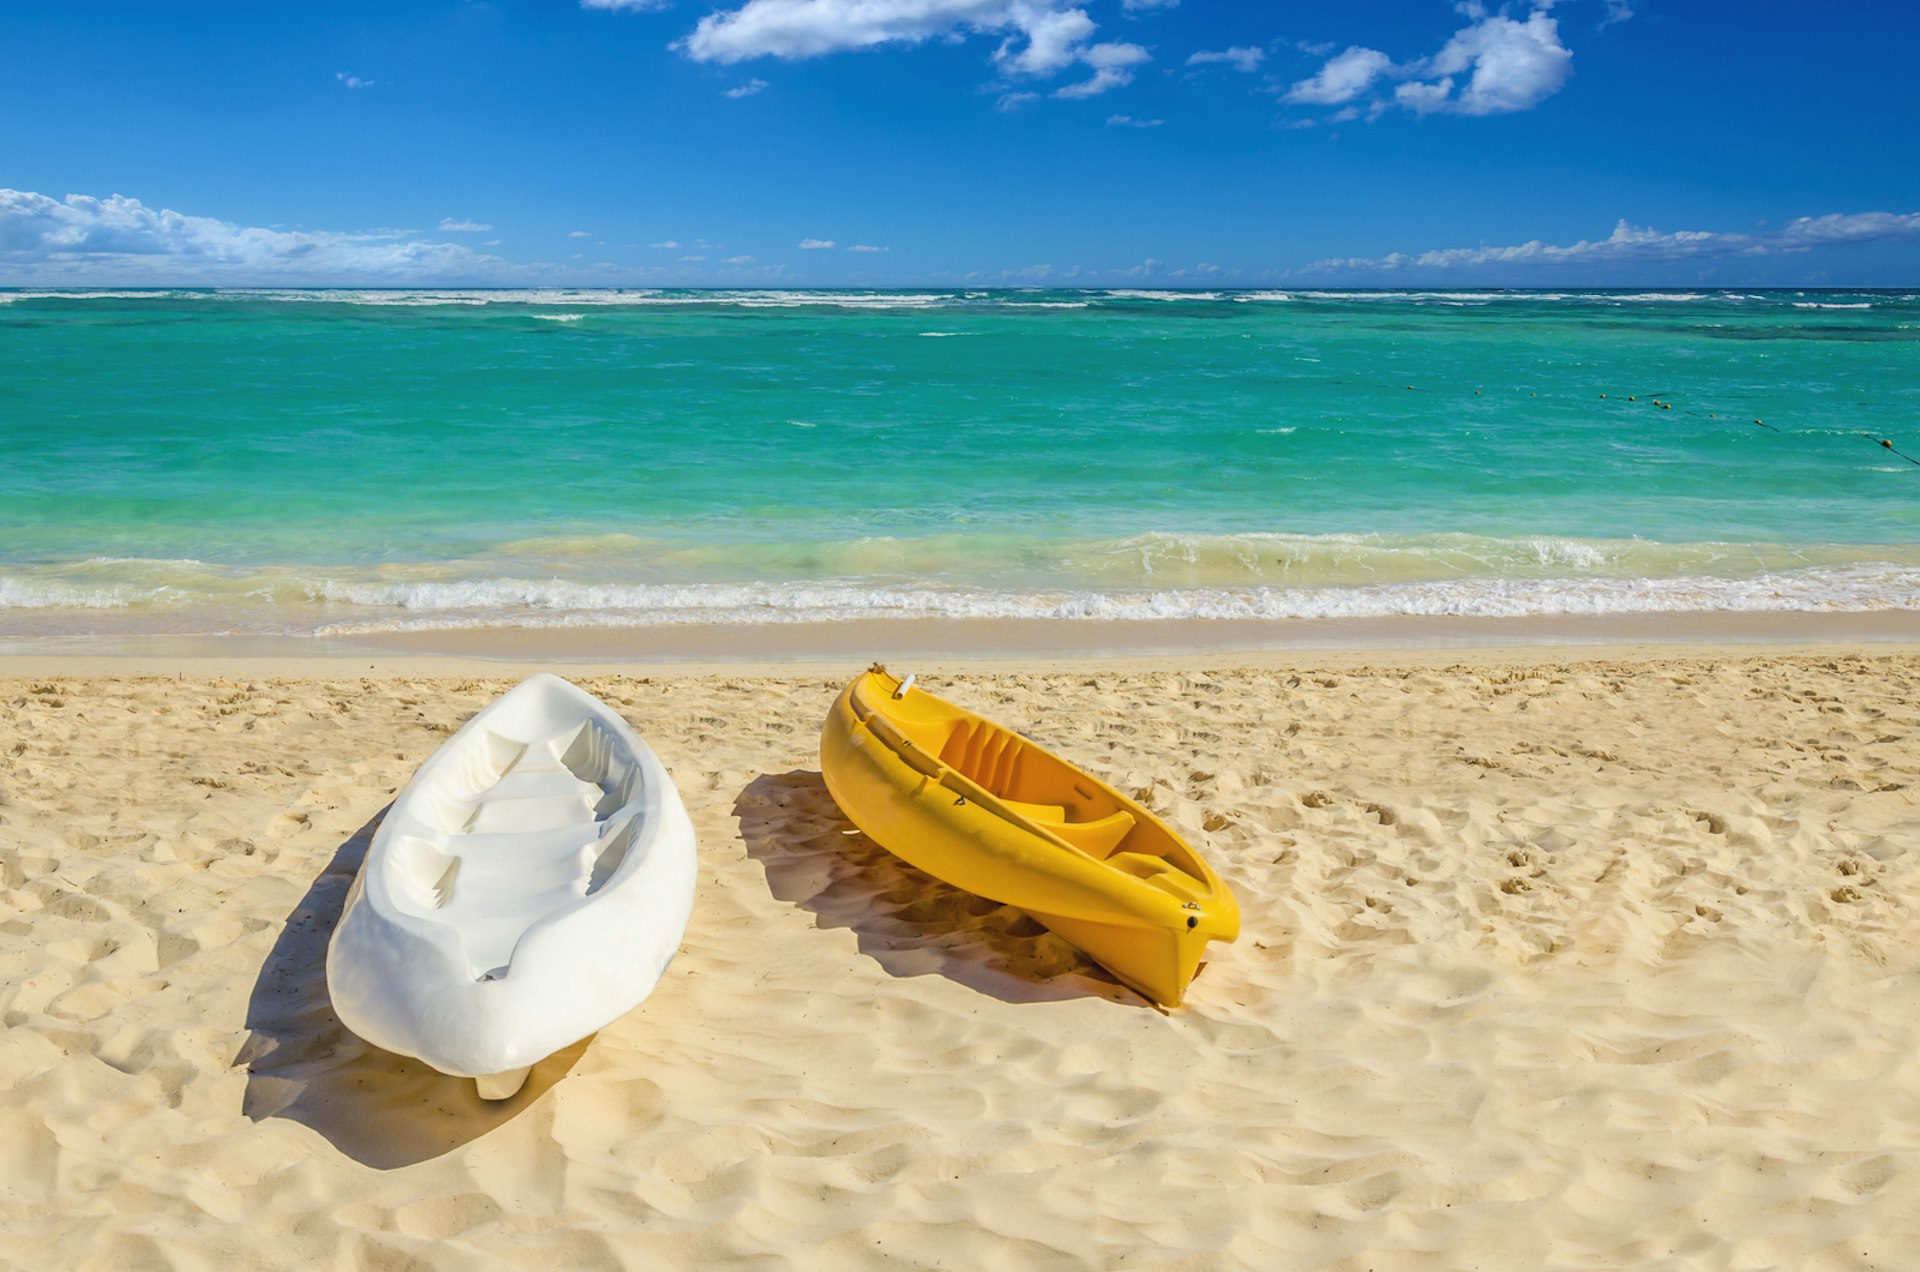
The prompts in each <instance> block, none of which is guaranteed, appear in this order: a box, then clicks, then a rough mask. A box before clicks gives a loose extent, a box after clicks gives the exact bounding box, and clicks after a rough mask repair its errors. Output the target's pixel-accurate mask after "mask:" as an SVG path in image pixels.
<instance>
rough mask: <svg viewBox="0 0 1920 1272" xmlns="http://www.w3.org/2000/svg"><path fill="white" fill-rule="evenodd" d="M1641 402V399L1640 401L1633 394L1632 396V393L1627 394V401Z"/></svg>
mask: <svg viewBox="0 0 1920 1272" xmlns="http://www.w3.org/2000/svg"><path fill="white" fill-rule="evenodd" d="M1639 400H1640V399H1639V398H1637V397H1635V396H1633V394H1631V393H1629V394H1627V401H1629V402H1638V401H1639Z"/></svg>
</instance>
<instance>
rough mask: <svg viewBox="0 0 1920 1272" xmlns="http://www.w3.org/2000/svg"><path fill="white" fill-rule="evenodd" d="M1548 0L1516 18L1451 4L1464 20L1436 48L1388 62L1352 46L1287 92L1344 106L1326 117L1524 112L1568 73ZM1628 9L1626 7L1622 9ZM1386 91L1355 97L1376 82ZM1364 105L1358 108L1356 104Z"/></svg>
mask: <svg viewBox="0 0 1920 1272" xmlns="http://www.w3.org/2000/svg"><path fill="white" fill-rule="evenodd" d="M1553 4H1554V0H1534V3H1533V7H1532V8H1531V10H1530V11H1529V12H1528V13H1527V15H1526V17H1525V18H1524V19H1521V18H1513V17H1510V16H1508V14H1507V12H1506V11H1505V10H1502V11H1501V12H1499V13H1489V12H1488V11H1487V9H1486V8H1485V6H1484V5H1483V4H1481V3H1479V0H1464V3H1462V4H1460V5H1459V6H1458V7H1459V9H1460V12H1461V13H1462V14H1464V15H1465V16H1466V17H1468V18H1469V19H1471V21H1470V22H1469V24H1468V25H1467V26H1464V27H1462V28H1460V29H1459V30H1458V31H1455V32H1454V33H1453V35H1452V37H1451V38H1449V39H1448V40H1447V42H1446V44H1445V45H1444V46H1442V48H1441V49H1440V51H1439V52H1438V53H1435V54H1434V55H1433V56H1431V57H1424V58H1417V59H1415V60H1413V61H1410V62H1405V63H1396V62H1394V60H1393V59H1392V58H1390V57H1388V56H1387V55H1386V54H1385V53H1383V52H1381V51H1380V50H1379V49H1370V48H1365V47H1362V46H1360V45H1353V46H1351V47H1349V48H1347V49H1345V50H1343V51H1342V52H1340V53H1337V54H1334V55H1333V56H1332V57H1330V58H1328V59H1327V61H1326V62H1325V63H1324V64H1323V65H1322V66H1321V67H1320V69H1319V70H1318V71H1317V72H1315V73H1314V74H1313V75H1311V76H1309V77H1308V78H1306V79H1303V80H1299V81H1297V82H1296V83H1294V84H1293V85H1292V87H1290V88H1289V89H1287V91H1286V94H1285V97H1286V100H1287V101H1289V102H1291V103H1293V104H1294V105H1297V106H1344V107H1350V109H1348V110H1343V111H1341V112H1340V113H1339V114H1337V115H1336V116H1334V117H1333V118H1334V121H1335V122H1338V121H1339V120H1343V119H1355V118H1360V117H1361V116H1362V115H1363V114H1364V115H1365V116H1366V117H1368V118H1377V117H1378V116H1379V115H1380V114H1381V113H1382V112H1384V111H1386V110H1388V109H1390V108H1391V107H1395V106H1398V107H1401V108H1404V109H1406V110H1410V111H1412V112H1414V113H1415V114H1418V115H1432V114H1449V115H1506V114H1512V113H1514V112H1516V111H1523V110H1531V109H1532V108H1533V107H1535V106H1537V105H1539V104H1540V103H1541V102H1542V101H1545V100H1546V99H1547V98H1549V97H1551V96H1553V94H1555V93H1557V92H1559V91H1560V89H1561V87H1562V86H1564V85H1565V84H1566V82H1567V79H1568V77H1569V76H1571V75H1572V74H1573V53H1572V52H1571V51H1570V50H1569V49H1568V48H1567V47H1566V46H1565V45H1564V44H1562V43H1561V42H1560V26H1559V22H1558V20H1557V19H1555V18H1554V17H1553V16H1552V14H1551V12H1550V11H1551V9H1552V8H1553ZM1629 12H1630V11H1629ZM1388 82H1392V83H1393V84H1394V87H1393V91H1392V92H1391V93H1390V94H1384V95H1381V96H1378V97H1373V98H1372V99H1371V100H1369V101H1362V100H1361V99H1362V98H1366V97H1367V96H1368V95H1369V94H1370V93H1371V92H1372V91H1373V90H1374V88H1375V85H1376V84H1385V83H1388ZM1363 107H1364V108H1365V109H1364V110H1363V109H1362V108H1363Z"/></svg>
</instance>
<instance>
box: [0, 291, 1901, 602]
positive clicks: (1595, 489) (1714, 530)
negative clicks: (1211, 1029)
mask: <svg viewBox="0 0 1920 1272" xmlns="http://www.w3.org/2000/svg"><path fill="white" fill-rule="evenodd" d="M1916 372H1920V294H1916V293H1912V292H1847V293H1842V292H1765V293H1758V292H1718V291H1699V292H1657V293H1645V292H1634V293H1623V292H1592V291H1587V292H1565V291H1563V292H1447V293H1443V292H1324V291H1300V292H1186V293H1181V292H1150V291H1114V290H1100V291H1020V292H1008V291H996V292H933V291H928V292H914V293H904V292H866V293H853V292H738V293H717V292H644V291H643V292H557V291H555V292H477V291H476V292H452V291H439V292H432V291H403V292H217V293H216V292H118V293H49V292H25V291H15V292H0V635H8V634H14V635H18V634H23V633H31V634H37V635H84V634H87V633H89V632H96V631H108V630H111V631H115V632H125V631H127V630H129V629H133V630H152V631H169V632H213V631H235V632H272V633H287V634H308V633H339V632H368V631H374V632H377V631H383V630H395V629H409V628H443V627H457V626H473V625H509V626H516V625H518V626H564V625H595V626H624V625H641V624H652V623H660V622H685V621H702V622H714V621H719V622H736V621H738V622H778V621H790V620H805V619H818V618H823V617H869V618H871V617H886V616H894V615H901V616H906V615H929V614H930V615H946V616H962V617H964V616H982V617H1028V616H1040V617H1058V618H1081V617H1086V618H1142V619H1147V618H1152V619H1166V618H1183V617H1234V618H1260V617H1272V618H1286V617H1315V616H1327V617H1367V616H1376V615H1382V616H1384V615H1397V614H1416V615H1452V614H1466V615H1486V616H1512V615H1526V614H1582V613H1649V612H1686V611H1715V610H1721V611H1724V610H1734V611H1761V610H1771V611H1783V610H1814V611H1833V610H1848V611H1856V610H1876V609H1916V608H1920V466H1916V465H1913V464H1910V463H1908V462H1906V461H1905V460H1903V459H1902V458H1901V457H1900V456H1899V455H1897V454H1895V453H1894V452H1891V451H1889V450H1887V449H1885V448H1883V447H1881V446H1880V445H1878V443H1877V439H1878V438H1882V437H1886V438H1890V439H1892V440H1893V441H1894V444H1895V445H1896V446H1898V447H1900V448H1901V449H1903V450H1906V451H1908V452H1909V453H1920V438H1912V437H1909V438H1907V440H1906V441H1904V442H1903V441H1902V435H1901V430H1903V429H1906V430H1911V429H1912V427H1913V423H1914V421H1915V420H1916V419H1920V376H1917V375H1916ZM1756 420H1760V421H1764V425H1761V424H1756V423H1755V421H1756ZM1909 443H1913V444H1909Z"/></svg>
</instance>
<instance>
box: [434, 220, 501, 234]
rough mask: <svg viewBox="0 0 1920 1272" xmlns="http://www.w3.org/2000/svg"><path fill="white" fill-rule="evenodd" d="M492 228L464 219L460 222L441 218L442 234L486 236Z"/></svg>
mask: <svg viewBox="0 0 1920 1272" xmlns="http://www.w3.org/2000/svg"><path fill="white" fill-rule="evenodd" d="M492 228H493V227H492V226H491V225H482V224H480V222H478V221H470V220H467V219H466V218H464V217H463V218H461V219H460V220H458V221H456V220H454V219H453V218H452V217H450V216H443V217H441V218H440V232H441V233H442V234H485V233H486V232H487V231H488V230H491V229H492Z"/></svg>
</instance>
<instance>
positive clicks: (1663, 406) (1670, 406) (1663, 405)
mask: <svg viewBox="0 0 1920 1272" xmlns="http://www.w3.org/2000/svg"><path fill="white" fill-rule="evenodd" d="M1660 409H1661V410H1663V411H1671V410H1672V409H1673V403H1671V402H1662V403H1661V404H1660Z"/></svg>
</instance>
